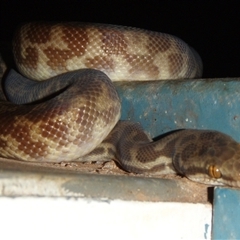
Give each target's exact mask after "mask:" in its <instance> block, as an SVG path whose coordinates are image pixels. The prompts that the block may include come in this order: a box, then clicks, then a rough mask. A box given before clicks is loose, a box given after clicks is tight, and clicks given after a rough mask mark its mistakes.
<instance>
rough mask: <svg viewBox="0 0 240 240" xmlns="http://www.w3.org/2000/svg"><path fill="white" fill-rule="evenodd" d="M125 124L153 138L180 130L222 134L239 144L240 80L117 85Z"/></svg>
mask: <svg viewBox="0 0 240 240" xmlns="http://www.w3.org/2000/svg"><path fill="white" fill-rule="evenodd" d="M115 86H116V87H117V91H118V93H119V95H120V98H121V101H122V117H121V119H123V120H126V119H128V120H132V121H135V122H140V123H141V124H142V126H143V128H144V129H145V130H146V131H147V132H149V133H150V134H151V136H152V137H155V136H158V135H160V134H162V133H165V132H168V131H171V130H175V129H181V128H198V129H213V130H218V131H222V132H224V133H226V134H229V135H230V136H232V137H233V138H234V139H235V140H237V141H240V134H239V132H240V79H232V80H229V79H204V80H201V79H200V80H183V81H155V82H154V81H148V82H136V83H115Z"/></svg>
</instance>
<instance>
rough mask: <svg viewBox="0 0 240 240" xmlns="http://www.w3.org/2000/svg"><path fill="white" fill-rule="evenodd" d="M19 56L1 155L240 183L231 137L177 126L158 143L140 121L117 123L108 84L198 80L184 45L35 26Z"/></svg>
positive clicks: (0, 111)
mask: <svg viewBox="0 0 240 240" xmlns="http://www.w3.org/2000/svg"><path fill="white" fill-rule="evenodd" d="M13 52H14V57H15V61H16V64H17V67H18V69H19V71H20V72H21V73H22V74H23V75H25V76H26V77H23V76H22V75H20V74H19V73H17V72H15V71H14V70H11V71H10V72H9V74H8V75H7V77H6V80H5V81H4V89H3V90H2V92H4V93H5V95H6V97H5V96H3V94H2V96H1V99H2V100H1V104H0V120H1V125H0V156H2V157H4V158H11V159H17V160H24V161H38V162H44V161H48V162H61V161H95V160H99V159H102V160H110V159H111V160H112V159H113V160H115V161H117V162H118V163H119V164H120V165H121V166H122V168H123V169H125V170H126V171H130V172H135V173H144V172H158V173H159V172H160V173H164V174H166V173H173V172H177V173H179V174H181V175H185V176H187V177H188V178H189V179H192V180H194V181H199V182H203V183H207V184H214V185H229V186H235V187H238V185H239V172H238V171H237V169H239V164H240V161H239V157H240V151H239V144H238V143H237V142H235V141H234V140H233V139H232V138H231V137H229V136H227V135H225V134H222V133H220V132H216V131H210V130H206V131H205V130H179V131H175V132H173V133H171V134H168V135H166V136H164V137H162V138H161V139H159V140H158V141H155V142H153V141H152V140H151V139H150V137H149V136H148V135H147V134H145V133H144V131H143V130H142V129H141V126H140V125H139V124H137V123H132V122H128V121H119V117H120V102H119V98H118V95H117V93H116V91H115V89H114V87H113V85H112V82H111V80H113V81H120V80H139V81H140V80H149V79H151V80H157V79H179V78H196V77H200V76H201V72H202V64H201V59H200V57H199V56H198V54H197V53H196V52H195V51H194V50H193V49H192V48H190V47H189V46H188V45H187V44H185V43H184V42H183V41H181V40H180V39H178V38H176V37H173V36H170V35H167V34H162V33H156V32H150V31H145V30H139V29H135V28H128V27H119V26H112V25H101V24H81V23H58V24H51V23H30V24H26V25H24V26H22V27H21V28H20V29H19V30H18V31H17V33H16V35H15V38H14V43H13ZM78 69H81V70H78ZM103 72H104V73H103ZM28 78H30V79H33V80H45V79H48V78H50V79H49V80H47V81H42V82H36V81H33V80H29V79H28ZM110 79H111V80H110ZM5 98H6V99H8V100H10V102H9V101H7V100H6V99H5Z"/></svg>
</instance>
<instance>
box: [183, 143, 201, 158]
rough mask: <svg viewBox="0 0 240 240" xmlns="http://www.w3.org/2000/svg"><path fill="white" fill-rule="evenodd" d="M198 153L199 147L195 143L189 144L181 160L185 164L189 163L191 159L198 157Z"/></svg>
mask: <svg viewBox="0 0 240 240" xmlns="http://www.w3.org/2000/svg"><path fill="white" fill-rule="evenodd" d="M197 151H198V146H197V145H196V144H194V143H191V144H189V145H188V146H186V147H185V148H184V149H183V150H182V154H181V159H182V161H184V162H187V161H188V160H189V159H191V158H192V157H194V156H195V155H196V152H197Z"/></svg>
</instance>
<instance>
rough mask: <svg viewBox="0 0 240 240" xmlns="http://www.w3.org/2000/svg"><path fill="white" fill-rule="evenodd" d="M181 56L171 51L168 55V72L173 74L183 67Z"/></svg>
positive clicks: (176, 73)
mask: <svg viewBox="0 0 240 240" xmlns="http://www.w3.org/2000/svg"><path fill="white" fill-rule="evenodd" d="M183 63H184V60H183V56H182V55H181V54H179V53H173V54H170V55H169V56H168V67H169V72H170V73H171V74H172V75H173V76H175V75H178V74H179V73H180V72H181V71H182V68H183Z"/></svg>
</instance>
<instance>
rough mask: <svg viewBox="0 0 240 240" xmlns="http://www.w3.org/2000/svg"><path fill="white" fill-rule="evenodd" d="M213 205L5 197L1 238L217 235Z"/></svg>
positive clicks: (1, 208) (0, 206)
mask: <svg viewBox="0 0 240 240" xmlns="http://www.w3.org/2000/svg"><path fill="white" fill-rule="evenodd" d="M211 219H212V207H211V205H210V204H193V203H170V202H137V201H122V200H111V201H110V200H91V199H86V198H84V199H83V198H64V197H60V198H51V197H16V198H11V197H0V226H1V231H0V236H1V239H5V240H8V239H24V240H28V239H31V240H32V239H34V240H38V239H39V240H43V239H44V240H47V239H51V240H53V239H57V240H61V239H69V240H74V239H104V240H108V239H111V240H112V239H114V240H117V239H121V240H127V239H131V240H133V239H138V240H141V239H144V240H146V239H149V240H150V239H151V240H153V239H191V240H192V239H211Z"/></svg>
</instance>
